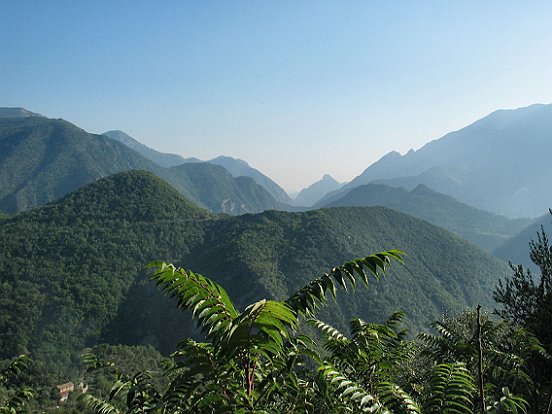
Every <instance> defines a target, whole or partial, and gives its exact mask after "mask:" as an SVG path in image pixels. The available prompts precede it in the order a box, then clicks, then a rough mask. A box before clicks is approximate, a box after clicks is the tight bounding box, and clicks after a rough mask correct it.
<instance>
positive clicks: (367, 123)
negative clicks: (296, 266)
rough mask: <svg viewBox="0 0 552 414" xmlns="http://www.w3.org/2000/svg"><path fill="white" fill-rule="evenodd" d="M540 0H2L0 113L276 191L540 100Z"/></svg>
mask: <svg viewBox="0 0 552 414" xmlns="http://www.w3.org/2000/svg"><path fill="white" fill-rule="evenodd" d="M551 68H552V2H551V1H524V2H520V1H509V0H501V1H493V0H488V1H421V0H418V1H392V0H389V1H383V0H382V1H376V0H365V1H323V0H320V1H296V0H294V1H286V0H278V1H269V0H262V1H261V0H257V1H254V0H250V1H208V0H204V1H163V2H152V1H148V2H146V1H140V0H133V1H101V0H96V1H79V0H71V1H57V0H49V1H38V0H37V1H31V0H2V1H1V2H0V106H3V107H24V108H26V109H28V110H30V111H33V112H38V113H41V114H43V115H45V116H47V117H50V118H63V119H66V120H68V121H70V122H73V123H74V124H76V125H78V126H80V127H81V128H83V129H85V130H87V131H89V132H93V133H102V132H105V131H107V130H113V129H120V130H123V131H125V132H126V133H127V134H129V135H131V136H133V137H134V138H136V139H137V140H138V141H140V142H142V143H143V144H146V145H148V146H150V147H152V148H154V149H157V150H159V151H162V152H171V153H178V154H181V155H182V156H184V157H197V158H200V159H204V160H207V159H211V158H214V157H216V156H218V155H227V156H232V157H236V158H241V159H244V160H246V161H247V162H248V163H249V164H250V165H251V166H253V167H254V168H257V169H259V170H260V171H261V172H263V173H264V174H266V175H268V176H269V177H271V178H272V179H273V180H275V181H276V182H277V183H278V184H280V185H281V186H282V187H284V188H285V189H286V190H288V191H298V190H300V189H301V188H303V187H305V186H308V185H310V184H311V183H312V182H314V181H316V180H318V179H320V178H321V177H322V175H323V174H325V173H328V174H330V175H332V176H333V177H334V178H335V179H337V180H338V181H341V182H345V181H350V180H351V179H353V178H354V177H356V176H357V175H359V174H360V173H362V171H363V170H364V169H365V168H366V167H368V166H369V165H370V164H371V163H373V162H375V161H377V160H378V159H379V158H380V157H382V156H383V155H385V154H386V153H388V152H389V151H393V150H394V151H399V152H400V153H402V154H404V153H406V152H407V151H408V150H409V149H411V148H413V149H418V148H420V147H422V146H423V145H424V144H425V143H427V142H429V141H431V140H434V139H437V138H439V137H441V136H443V135H445V134H446V133H447V132H450V131H453V130H457V129H460V128H462V127H464V126H466V125H468V124H470V123H472V122H474V121H475V120H477V119H479V118H481V117H483V116H485V115H487V114H489V113H490V112H492V111H494V110H497V109H507V108H517V107H522V106H527V105H530V104H533V103H550V102H552V69H551Z"/></svg>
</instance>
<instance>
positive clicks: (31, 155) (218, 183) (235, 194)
mask: <svg viewBox="0 0 552 414" xmlns="http://www.w3.org/2000/svg"><path fill="white" fill-rule="evenodd" d="M180 167H182V166H180ZM189 167H190V166H188V167H182V168H179V167H173V168H163V167H161V166H159V165H158V164H156V163H154V162H153V161H151V160H149V159H147V158H145V157H143V156H142V155H140V154H138V153H137V152H135V151H134V150H132V149H130V148H128V147H127V146H126V145H123V144H121V143H119V142H117V141H115V140H113V139H111V138H108V137H107V136H104V135H95V134H89V133H87V132H86V131H84V130H82V129H80V128H78V127H76V126H75V125H73V124H71V123H69V122H67V121H64V120H59V119H58V120H56V119H47V118H43V117H28V118H4V119H1V118H0V209H3V210H5V211H8V212H17V211H22V210H28V209H30V208H32V207H35V206H39V205H42V204H45V203H47V202H50V201H53V200H56V199H58V198H60V197H62V196H64V195H65V194H68V193H69V192H71V191H75V190H77V189H78V188H80V187H82V186H83V185H86V184H88V183H91V182H93V181H95V180H97V179H99V178H102V177H106V176H108V175H111V174H114V173H117V172H120V171H127V170H131V169H143V170H147V171H151V172H152V173H154V174H155V175H156V176H157V177H160V178H162V179H163V180H165V181H166V182H168V183H170V184H171V185H173V186H174V187H175V188H177V189H178V191H179V192H180V193H181V194H183V195H184V196H186V197H187V198H188V199H189V200H191V201H194V202H195V203H197V204H198V205H200V206H202V207H206V208H209V209H211V210H212V211H214V212H225V213H230V214H243V213H246V212H260V211H263V210H266V209H271V208H282V207H284V206H282V205H281V204H280V203H278V202H277V201H276V200H274V199H273V197H271V196H270V194H268V192H267V191H266V190H265V189H264V188H262V187H261V186H259V185H257V184H256V183H255V182H254V181H253V180H252V179H250V178H240V179H235V178H233V177H232V176H231V175H230V174H229V173H228V172H227V171H226V170H224V168H222V167H217V166H213V165H211V164H206V163H194V164H193V166H191V168H189Z"/></svg>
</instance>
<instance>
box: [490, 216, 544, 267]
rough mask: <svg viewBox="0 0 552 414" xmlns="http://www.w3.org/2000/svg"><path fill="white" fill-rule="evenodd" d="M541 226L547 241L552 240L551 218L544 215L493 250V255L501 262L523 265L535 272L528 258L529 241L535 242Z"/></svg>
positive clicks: (533, 265)
mask: <svg viewBox="0 0 552 414" xmlns="http://www.w3.org/2000/svg"><path fill="white" fill-rule="evenodd" d="M541 226H542V228H543V229H544V231H545V233H546V235H547V237H548V240H552V216H551V215H550V214H545V215H544V216H542V217H539V218H538V219H536V220H534V221H533V222H532V223H531V224H529V225H528V226H527V227H525V228H524V229H523V230H521V231H520V232H519V233H518V234H516V235H515V236H514V237H512V238H510V239H509V240H507V241H505V242H504V243H502V244H501V245H500V246H498V247H497V248H495V249H494V251H493V253H494V255H495V256H496V257H498V258H501V259H503V260H506V261H510V262H512V264H514V265H523V266H524V267H526V268H529V269H531V270H533V271H537V267H536V266H535V264H534V263H533V262H532V261H531V258H530V257H529V251H530V250H529V241H531V240H534V241H536V240H537V233H540V232H541Z"/></svg>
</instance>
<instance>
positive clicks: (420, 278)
mask: <svg viewBox="0 0 552 414" xmlns="http://www.w3.org/2000/svg"><path fill="white" fill-rule="evenodd" d="M388 248H401V249H403V250H406V251H407V253H408V257H407V263H406V265H405V266H404V267H401V266H395V267H394V268H393V269H392V271H391V272H390V273H389V277H388V278H387V279H386V280H384V281H382V282H381V283H379V284H374V285H373V286H372V287H371V289H370V291H368V292H367V291H366V290H365V289H363V288H361V289H360V291H359V292H357V293H356V294H354V295H349V296H346V295H340V296H339V300H338V303H337V304H334V305H331V306H329V307H328V308H327V309H325V310H323V311H322V313H321V317H322V318H324V319H325V320H328V321H329V322H332V323H335V324H336V325H338V326H343V325H344V324H345V323H346V321H347V320H348V319H349V318H350V317H351V316H353V315H355V316H360V317H363V318H365V319H367V320H383V319H385V318H386V317H387V316H388V315H389V314H390V313H391V312H392V311H394V310H397V309H403V310H405V311H406V312H408V314H409V316H410V321H411V325H412V326H417V327H421V326H427V323H428V322H429V321H431V320H433V319H435V318H438V317H439V315H440V314H441V313H442V312H443V311H445V310H447V309H458V308H462V307H465V306H467V305H469V306H473V305H474V304H476V303H479V302H480V303H482V304H483V305H486V306H491V295H490V292H491V291H492V288H493V287H494V285H495V283H496V281H497V280H498V279H499V278H501V277H504V276H505V275H506V274H508V269H507V267H506V266H505V265H504V263H502V262H499V261H498V260H496V259H494V258H493V257H491V256H489V255H487V254H486V253H484V252H483V251H481V250H479V249H477V248H476V247H474V246H472V245H470V244H468V243H467V242H465V241H463V240H461V239H459V238H457V237H455V236H453V235H452V234H451V233H448V232H447V231H445V230H443V229H441V228H438V227H436V226H433V225H431V224H429V223H426V222H423V221H421V220H418V219H415V218H412V217H410V216H407V215H405V214H402V213H398V212H396V211H393V210H389V209H386V208H382V207H357V208H333V209H323V210H317V211H310V212H305V213H286V212H278V211H268V212H265V213H262V214H256V215H251V214H246V215H243V216H239V217H230V216H225V217H217V216H214V215H212V214H210V213H207V212H206V211H203V210H200V209H198V208H197V207H194V206H193V205H191V204H190V203H189V202H187V201H186V200H185V199H183V198H182V196H181V195H180V194H179V193H178V192H177V191H176V190H174V189H172V188H171V187H169V186H168V185H166V184H165V183H163V182H162V181H161V180H159V179H158V178H156V177H155V176H153V175H152V174H151V173H147V172H140V171H131V172H123V173H119V174H116V175H114V176H110V177H107V178H105V179H101V180H98V181H97V182H95V183H93V184H91V185H89V186H86V187H84V188H82V189H80V190H78V191H77V192H75V193H72V194H70V195H68V196H67V197H65V198H64V199H62V200H60V201H58V202H55V203H52V204H49V205H46V206H43V207H40V208H38V209H35V210H32V211H29V212H25V213H21V214H19V215H17V216H15V217H11V218H9V219H7V220H5V221H2V222H0V284H1V285H2V289H0V332H2V333H3V335H2V341H0V359H3V358H9V357H12V356H14V355H18V354H20V353H31V354H32V355H33V357H34V358H35V360H36V361H37V366H38V368H39V369H41V370H43V371H47V372H49V373H50V376H49V378H47V379H46V380H48V381H54V380H55V381H63V380H66V379H69V378H72V377H71V375H74V371H73V369H74V367H75V366H76V361H78V359H79V353H80V351H81V349H82V348H83V347H84V346H90V345H93V344H95V343H97V342H102V341H106V340H107V341H111V342H123V343H131V344H153V345H154V346H156V347H157V348H158V349H160V350H162V351H164V352H169V351H171V350H172V349H174V346H175V343H176V342H177V341H178V339H181V338H182V337H183V336H185V335H189V334H191V333H192V334H193V329H192V327H191V326H190V323H189V320H188V319H187V316H186V315H183V314H180V313H179V312H177V311H176V310H175V309H174V304H173V303H172V302H171V301H170V300H167V299H166V298H163V297H162V295H161V294H160V292H158V291H157V290H156V289H155V287H154V286H152V284H151V283H150V282H149V281H148V280H147V273H148V272H147V271H146V270H145V269H144V268H143V266H144V265H145V264H146V263H148V262H149V261H151V260H156V259H163V260H167V261H173V262H175V263H177V264H181V265H184V266H185V267H186V268H189V269H192V270H194V271H198V272H203V273H205V274H206V275H207V276H210V277H212V278H213V279H214V280H216V281H218V282H220V283H222V284H223V285H224V287H225V288H226V289H227V290H228V291H229V293H230V294H231V295H232V296H233V297H234V298H235V299H236V302H237V304H238V305H239V306H243V305H244V304H246V303H248V302H249V301H251V300H254V299H259V298H261V297H265V296H268V297H276V298H285V297H287V296H288V295H289V294H290V293H291V292H292V291H294V290H295V289H297V288H298V287H300V286H302V285H303V284H304V283H306V282H307V281H309V280H310V279H312V278H313V277H316V276H319V275H320V273H321V272H323V271H325V270H327V269H328V268H331V267H333V266H334V265H336V264H340V263H341V262H343V261H345V260H348V259H350V258H352V257H357V256H361V255H365V254H367V253H371V252H374V251H378V250H383V249H388Z"/></svg>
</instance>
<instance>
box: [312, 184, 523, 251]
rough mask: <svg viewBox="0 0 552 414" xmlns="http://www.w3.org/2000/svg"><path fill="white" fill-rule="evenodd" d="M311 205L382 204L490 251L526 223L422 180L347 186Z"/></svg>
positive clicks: (317, 206) (318, 206)
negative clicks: (409, 188) (407, 186)
mask: <svg viewBox="0 0 552 414" xmlns="http://www.w3.org/2000/svg"><path fill="white" fill-rule="evenodd" d="M320 204H321V203H318V204H316V205H315V206H314V208H320V207H338V206H377V205H379V206H385V207H388V208H392V209H395V210H398V211H402V212H403V213H407V214H410V215H411V216H414V217H417V218H420V219H422V220H426V221H428V222H429V223H432V224H435V225H437V226H440V227H443V228H445V229H447V230H449V231H451V232H453V233H455V234H457V235H458V236H460V237H462V238H464V239H466V240H468V241H470V242H472V243H474V244H476V245H477V246H479V247H481V248H483V249H485V250H487V251H492V250H493V249H495V248H496V247H498V246H499V245H500V244H502V243H504V241H505V240H507V239H509V238H511V237H513V236H514V235H516V234H517V233H518V232H519V231H521V229H523V228H524V227H525V226H527V225H528V224H529V223H530V222H531V220H529V219H515V220H514V219H507V218H506V217H502V216H499V215H496V214H493V213H489V212H487V211H483V210H478V209H476V208H474V207H471V206H469V205H467V204H464V203H461V202H459V201H457V200H456V199H454V198H453V197H450V196H447V195H444V194H441V193H437V192H435V191H433V190H431V189H430V188H428V187H426V186H425V185H423V184H420V185H418V186H417V187H416V188H414V189H413V190H412V191H407V190H405V189H404V188H396V187H389V186H386V185H383V184H366V185H361V186H358V187H354V188H352V189H350V190H349V191H348V192H347V193H345V194H344V195H343V196H342V197H341V198H339V199H337V200H335V201H331V202H329V203H327V204H323V205H320Z"/></svg>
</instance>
